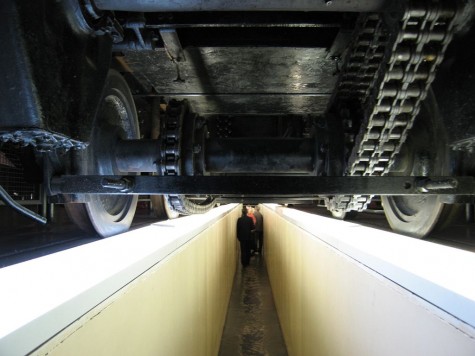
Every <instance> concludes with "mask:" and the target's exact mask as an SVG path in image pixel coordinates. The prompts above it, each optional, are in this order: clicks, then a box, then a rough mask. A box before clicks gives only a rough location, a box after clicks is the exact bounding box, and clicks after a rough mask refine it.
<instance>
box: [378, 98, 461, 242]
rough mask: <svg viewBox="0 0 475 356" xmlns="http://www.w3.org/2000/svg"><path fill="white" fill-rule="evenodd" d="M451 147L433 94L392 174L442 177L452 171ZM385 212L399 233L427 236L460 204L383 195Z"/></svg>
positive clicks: (418, 236) (427, 198)
mask: <svg viewBox="0 0 475 356" xmlns="http://www.w3.org/2000/svg"><path fill="white" fill-rule="evenodd" d="M449 166H450V165H449V149H448V147H447V145H446V139H445V133H444V130H443V127H442V121H441V118H440V114H439V113H438V109H437V104H436V100H435V97H434V95H433V93H432V92H430V93H429V95H428V97H427V99H426V101H425V103H424V105H423V107H422V108H421V113H420V115H419V117H418V118H417V119H416V123H415V125H414V127H413V128H412V130H411V132H410V137H409V138H408V140H407V142H406V143H405V145H404V146H403V149H402V150H401V152H400V153H399V155H398V156H397V159H396V162H395V171H393V172H391V173H390V175H399V176H429V175H432V176H438V175H446V174H449V173H450V172H449ZM381 201H382V204H383V208H384V213H385V215H386V218H387V220H388V222H389V225H390V226H391V228H392V229H393V230H394V231H396V232H399V233H402V234H405V235H410V236H413V237H417V238H423V237H425V236H426V235H427V234H429V233H430V232H431V231H433V230H434V229H438V228H441V227H444V226H446V225H447V224H448V223H449V220H451V219H452V217H454V216H455V215H456V214H455V210H456V208H457V206H454V205H447V204H444V203H442V202H441V200H440V197H439V196H437V195H424V196H422V195H419V196H382V197H381Z"/></svg>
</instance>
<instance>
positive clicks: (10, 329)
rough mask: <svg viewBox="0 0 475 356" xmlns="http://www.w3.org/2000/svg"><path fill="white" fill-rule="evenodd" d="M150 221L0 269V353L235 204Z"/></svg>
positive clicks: (34, 337) (77, 309) (22, 346)
mask: <svg viewBox="0 0 475 356" xmlns="http://www.w3.org/2000/svg"><path fill="white" fill-rule="evenodd" d="M235 207H236V205H235V204H230V205H225V206H221V207H218V208H215V209H213V210H212V211H210V212H209V213H207V214H204V215H193V216H188V217H183V218H180V219H179V220H168V221H164V222H159V223H156V224H152V225H150V226H148V227H145V228H141V229H137V230H134V231H129V232H127V233H124V234H121V235H117V236H113V237H111V238H107V239H104V240H100V241H97V242H94V243H90V244H87V245H82V246H79V247H76V248H73V249H69V250H66V251H61V252H58V253H55V254H52V255H48V256H44V257H41V258H38V259H35V260H30V261H27V262H24V263H20V264H17V265H13V266H9V267H6V268H3V269H1V270H0V286H1V293H0V355H24V354H26V353H28V352H30V351H32V350H33V349H35V348H36V347H38V346H39V345H41V344H42V343H43V342H45V341H46V340H48V339H49V338H50V337H52V336H53V335H55V334H56V333H58V332H59V331H60V330H62V329H63V328H64V327H65V326H67V325H69V324H70V323H72V322H73V321H75V320H76V319H78V318H80V317H81V316H82V315H84V314H85V313H86V312H87V311H89V310H91V309H92V308H94V307H95V306H96V305H98V304H99V303H101V302H102V301H104V300H105V299H107V298H108V297H109V296H111V295H112V294H114V293H115V292H117V291H118V290H119V289H121V288H122V287H123V286H125V285H127V284H128V283H129V282H131V281H132V280H134V279H135V278H137V277H138V276H139V275H141V274H142V273H144V272H145V271H147V270H148V269H149V268H151V267H152V266H153V265H155V264H156V263H158V262H159V261H161V260H162V259H163V258H165V257H166V256H167V255H169V254H170V253H172V252H173V251H175V250H176V249H178V248H179V247H180V246H182V245H183V244H185V243H187V242H188V241H189V240H190V239H192V238H193V237H194V236H196V235H198V234H199V233H200V232H202V231H204V230H206V229H207V228H208V227H209V226H210V225H212V224H213V223H214V222H216V221H217V220H219V219H220V218H221V217H223V216H224V215H225V214H227V213H228V212H230V211H231V210H232V209H233V208H235Z"/></svg>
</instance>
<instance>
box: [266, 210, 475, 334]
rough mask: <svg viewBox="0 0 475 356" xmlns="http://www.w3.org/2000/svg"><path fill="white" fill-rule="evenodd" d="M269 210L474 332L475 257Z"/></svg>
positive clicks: (393, 235)
mask: <svg viewBox="0 0 475 356" xmlns="http://www.w3.org/2000/svg"><path fill="white" fill-rule="evenodd" d="M268 207H269V208H271V209H272V210H274V211H275V212H276V213H278V214H279V215H281V216H282V217H284V218H285V219H286V220H288V221H289V222H291V223H293V224H295V225H296V226H298V227H300V228H302V229H303V230H305V231H307V232H309V233H310V234H312V235H314V236H317V237H318V238H319V239H321V240H322V241H325V242H326V243H328V244H329V245H331V246H333V247H334V248H336V249H337V250H339V251H341V252H343V253H344V254H346V255H348V256H350V257H351V258H353V259H355V260H356V261H358V262H360V263H362V264H364V265H365V266H367V267H369V268H371V269H372V270H374V271H376V272H378V273H379V274H381V275H383V276H384V277H386V278H388V279H390V280H392V281H393V282H395V283H397V284H398V285H400V286H402V287H404V288H406V289H408V290H410V291H411V292H412V293H414V294H416V295H418V296H419V297H421V298H422V299H424V300H426V301H428V302H429V303H431V304H434V305H435V306H437V307H438V308H440V309H442V310H444V311H446V312H447V313H449V314H451V315H453V316H454V317H456V318H457V319H460V320H461V321H463V322H465V323H467V324H469V325H471V326H472V327H475V278H474V271H475V253H473V252H469V251H463V250H459V249H456V248H452V247H448V246H443V245H439V244H434V243H431V242H429V241H426V240H419V239H414V238H411V237H407V236H403V235H400V234H396V233H392V232H386V231H381V230H377V229H374V228H370V227H365V226H362V225H359V224H357V223H354V222H347V221H340V220H336V219H331V218H327V217H323V216H318V215H313V214H308V213H305V212H302V211H298V210H294V209H288V208H284V207H281V206H278V205H268Z"/></svg>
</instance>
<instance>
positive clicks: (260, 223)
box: [254, 210, 264, 231]
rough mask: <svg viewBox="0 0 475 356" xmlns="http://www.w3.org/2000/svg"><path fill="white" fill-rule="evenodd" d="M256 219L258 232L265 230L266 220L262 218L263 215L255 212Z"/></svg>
mask: <svg viewBox="0 0 475 356" xmlns="http://www.w3.org/2000/svg"><path fill="white" fill-rule="evenodd" d="M254 217H255V218H256V231H262V230H264V226H263V221H264V218H263V217H262V214H261V213H260V212H258V211H257V210H256V211H255V212H254Z"/></svg>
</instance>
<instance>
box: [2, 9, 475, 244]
mask: <svg viewBox="0 0 475 356" xmlns="http://www.w3.org/2000/svg"><path fill="white" fill-rule="evenodd" d="M0 9H1V14H2V23H1V27H2V31H1V32H0V36H1V38H2V44H3V49H2V54H1V55H0V65H1V71H2V79H3V80H2V82H0V93H1V94H2V99H1V101H0V102H1V104H0V153H2V152H7V151H6V148H9V149H11V148H13V149H14V150H15V151H16V152H18V155H19V157H20V158H21V163H22V165H23V166H24V167H26V168H27V169H26V170H25V171H26V172H28V174H27V176H26V177H25V178H26V179H27V180H29V181H32V182H35V183H38V184H42V186H43V188H44V190H45V192H46V194H47V195H48V199H49V201H50V202H52V203H58V204H64V205H65V207H66V210H67V211H68V213H69V215H70V216H71V218H72V219H73V220H74V221H75V222H76V223H77V224H78V225H79V226H80V227H81V228H83V229H85V230H90V231H95V232H97V233H98V234H99V235H101V236H110V235H114V234H117V233H120V232H123V231H125V230H127V229H128V228H129V226H130V224H131V221H132V219H133V216H134V213H135V209H136V205H137V199H138V195H139V194H142V195H144V194H146V195H150V196H151V197H152V199H153V201H154V204H155V205H156V206H157V207H159V210H161V211H162V213H161V214H167V215H168V216H172V215H174V216H176V215H178V214H196V213H202V212H205V211H208V210H209V209H211V208H212V207H213V206H215V205H216V204H218V203H228V202H244V203H258V202H278V203H299V202H305V201H309V200H310V201H315V200H320V201H322V200H323V201H324V202H325V206H326V207H327V209H328V210H330V211H331V212H332V213H333V214H334V216H336V217H339V218H345V217H348V216H350V215H351V214H354V212H358V211H363V210H365V209H366V208H367V206H368V204H370V202H371V200H372V198H373V197H374V196H381V201H382V204H383V207H384V211H385V214H386V216H387V219H388V221H389V223H390V225H391V227H392V228H393V229H394V230H396V231H398V232H401V233H404V234H408V235H411V236H415V237H424V236H426V235H427V234H428V233H430V232H431V231H432V230H433V229H435V228H438V227H440V226H443V225H444V224H447V223H448V222H449V220H450V218H451V217H452V216H455V213H456V211H457V208H458V207H459V206H460V205H461V204H465V203H472V202H473V196H474V195H475V179H474V173H475V166H474V163H473V161H474V160H473V148H474V146H475V125H474V124H473V123H474V119H475V100H474V99H473V98H474V97H475V96H474V94H475V84H474V81H473V78H474V77H475V66H474V62H473V60H472V58H473V55H474V54H475V45H474V40H473V39H474V31H475V27H474V26H473V15H474V11H475V6H474V4H472V2H471V1H437V0H427V1H391V0H366V1H339V0H333V1H328V0H327V1H324V0H320V1H315V2H313V3H309V2H307V1H299V0H298V1H284V0H271V1H267V2H265V4H255V3H254V2H249V1H210V2H201V1H142V0H132V1H115V0H95V1H93V0H81V1H77V0H63V1H37V2H34V3H31V2H28V1H14V0H6V1H2V4H1V5H0ZM2 154H3V156H5V159H6V158H8V157H7V156H6V155H5V154H4V153H2ZM1 158H2V155H0V167H1V163H2V160H1ZM7 161H8V160H7ZM5 162H6V161H5ZM0 169H1V168H0ZM0 193H1V194H0V195H1V197H2V200H3V201H4V202H5V203H6V204H7V205H10V206H12V207H14V208H15V209H17V210H18V211H20V212H22V213H24V214H26V215H28V216H31V217H32V218H34V219H37V220H39V221H42V222H45V219H44V218H43V217H41V216H37V215H36V214H35V213H33V212H32V211H30V210H28V209H27V208H25V207H23V206H21V205H20V204H18V203H17V202H15V201H14V198H13V197H12V196H11V194H9V192H8V191H6V190H5V189H3V188H1V191H0Z"/></svg>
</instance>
